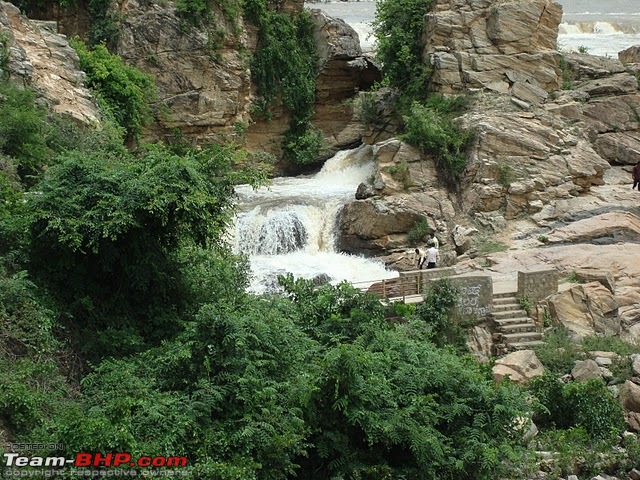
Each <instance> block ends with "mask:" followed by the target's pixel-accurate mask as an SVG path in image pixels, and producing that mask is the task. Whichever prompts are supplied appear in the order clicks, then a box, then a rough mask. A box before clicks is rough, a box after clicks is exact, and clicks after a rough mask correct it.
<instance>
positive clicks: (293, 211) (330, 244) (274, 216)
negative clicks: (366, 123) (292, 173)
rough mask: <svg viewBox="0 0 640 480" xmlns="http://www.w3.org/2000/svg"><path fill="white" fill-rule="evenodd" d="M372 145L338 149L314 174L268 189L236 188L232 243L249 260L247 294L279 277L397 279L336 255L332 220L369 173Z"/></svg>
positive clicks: (379, 267) (369, 263)
mask: <svg viewBox="0 0 640 480" xmlns="http://www.w3.org/2000/svg"><path fill="white" fill-rule="evenodd" d="M371 158H372V154H371V147H370V146H366V145H365V146H362V147H359V148H357V149H354V150H343V151H340V152H338V153H337V154H336V155H335V156H334V157H333V158H331V159H329V160H327V162H326V163H325V165H324V167H323V168H322V170H321V171H320V172H318V173H317V174H316V175H312V176H301V177H292V178H276V179H274V180H273V182H272V184H271V185H270V186H269V187H261V188H259V189H257V190H253V189H252V188H251V187H250V186H248V185H241V186H239V187H237V188H236V192H237V194H238V198H239V208H238V210H239V212H238V215H237V217H236V221H235V222H234V231H233V232H232V234H233V242H234V249H235V251H236V252H237V253H244V254H246V255H248V256H249V259H250V261H251V270H252V274H253V278H252V282H251V287H250V288H251V290H252V291H254V292H264V291H266V290H269V289H271V288H273V286H274V285H275V282H276V281H275V278H276V277H277V275H279V274H284V273H292V274H293V275H294V276H296V277H304V278H313V277H316V276H318V275H322V274H324V275H327V276H328V277H329V278H330V279H331V280H332V281H333V282H339V281H341V280H348V281H351V282H365V281H374V280H378V279H381V278H390V277H394V276H397V272H394V271H390V270H387V269H386V268H385V267H384V265H383V264H382V263H381V262H379V261H375V260H371V259H366V258H363V257H357V256H353V255H346V254H341V253H338V252H336V249H335V238H336V217H337V214H338V212H339V210H340V208H341V207H342V206H343V205H344V204H345V203H347V202H348V201H350V200H352V199H353V198H354V194H355V191H356V189H357V188H358V185H359V184H360V183H362V182H365V181H367V179H368V178H369V177H370V176H371V175H372V174H373V161H372V159H371Z"/></svg>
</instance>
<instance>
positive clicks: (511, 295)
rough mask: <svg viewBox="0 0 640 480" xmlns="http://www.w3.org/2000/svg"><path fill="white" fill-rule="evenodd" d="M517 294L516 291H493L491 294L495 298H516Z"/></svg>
mask: <svg viewBox="0 0 640 480" xmlns="http://www.w3.org/2000/svg"><path fill="white" fill-rule="evenodd" d="M517 296H518V292H500V293H494V294H493V298H494V299H497V298H517Z"/></svg>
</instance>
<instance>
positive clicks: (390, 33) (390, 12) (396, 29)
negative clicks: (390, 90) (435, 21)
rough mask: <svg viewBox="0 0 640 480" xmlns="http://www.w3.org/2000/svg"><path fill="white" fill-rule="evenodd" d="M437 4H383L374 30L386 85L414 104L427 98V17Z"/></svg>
mask: <svg viewBox="0 0 640 480" xmlns="http://www.w3.org/2000/svg"><path fill="white" fill-rule="evenodd" d="M432 3H433V0H380V1H378V2H377V4H376V18H375V20H374V22H373V30H374V33H375V36H376V44H377V48H376V57H377V58H378V60H379V61H380V64H381V65H382V74H383V76H384V81H385V82H386V83H388V84H389V85H390V86H391V87H394V88H397V89H398V90H400V91H401V92H402V93H403V94H404V95H405V96H406V97H407V98H409V99H411V100H418V101H419V100H421V99H424V98H425V97H426V94H427V80H428V76H429V74H430V70H429V68H428V67H427V66H426V65H425V64H424V62H423V61H422V35H423V32H424V16H425V15H426V14H427V12H429V10H430V8H431V4H432Z"/></svg>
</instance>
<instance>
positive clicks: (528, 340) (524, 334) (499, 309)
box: [492, 292, 543, 350]
mask: <svg viewBox="0 0 640 480" xmlns="http://www.w3.org/2000/svg"><path fill="white" fill-rule="evenodd" d="M516 295H517V294H516V292H504V293H495V294H494V295H493V313H492V317H493V322H494V325H495V328H496V331H497V332H499V333H501V334H502V342H503V343H504V344H505V346H506V347H507V350H527V349H530V348H533V347H535V346H537V345H541V344H542V343H543V342H542V334H541V333H539V332H538V331H537V327H536V324H535V323H534V321H533V319H532V318H531V317H529V316H528V315H527V312H526V311H525V310H523V309H522V307H521V306H520V304H519V302H518V298H517V296H516Z"/></svg>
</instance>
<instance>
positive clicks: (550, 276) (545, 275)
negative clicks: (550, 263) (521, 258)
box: [518, 267, 558, 305]
mask: <svg viewBox="0 0 640 480" xmlns="http://www.w3.org/2000/svg"><path fill="white" fill-rule="evenodd" d="M557 291H558V272H557V271H556V270H555V269H549V268H548V267H543V268H539V269H530V270H527V271H524V272H518V297H520V298H524V297H526V298H527V299H528V300H529V302H531V305H535V304H536V303H538V302H539V301H541V300H544V299H545V298H547V297H548V296H549V295H553V294H554V293H556V292H557Z"/></svg>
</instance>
